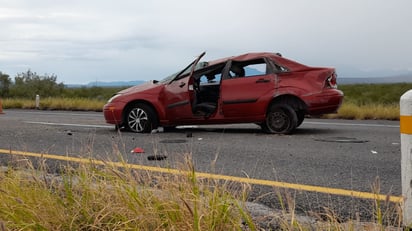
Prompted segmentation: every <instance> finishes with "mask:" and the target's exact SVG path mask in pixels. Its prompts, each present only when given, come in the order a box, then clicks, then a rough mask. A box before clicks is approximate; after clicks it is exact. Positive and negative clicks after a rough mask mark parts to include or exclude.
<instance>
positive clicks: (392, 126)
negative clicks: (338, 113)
mask: <svg viewBox="0 0 412 231" xmlns="http://www.w3.org/2000/svg"><path fill="white" fill-rule="evenodd" d="M303 124H316V125H336V126H361V127H385V128H399V125H385V124H361V123H330V122H306V121H305V122H303Z"/></svg>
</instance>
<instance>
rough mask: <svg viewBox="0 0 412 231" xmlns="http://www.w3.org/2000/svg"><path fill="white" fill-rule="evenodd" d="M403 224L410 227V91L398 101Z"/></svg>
mask: <svg viewBox="0 0 412 231" xmlns="http://www.w3.org/2000/svg"><path fill="white" fill-rule="evenodd" d="M400 132H401V153H402V154H401V171H402V172H401V175H402V196H403V198H404V202H403V203H404V204H403V224H404V226H405V227H411V226H412V90H409V91H407V92H406V93H405V94H403V95H402V96H401V99H400Z"/></svg>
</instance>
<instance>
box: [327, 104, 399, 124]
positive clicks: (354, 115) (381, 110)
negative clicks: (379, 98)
mask: <svg viewBox="0 0 412 231" xmlns="http://www.w3.org/2000/svg"><path fill="white" fill-rule="evenodd" d="M324 117H325V118H339V119H355V120H399V104H389V105H383V104H369V105H361V106H360V105H356V104H354V103H343V104H342V107H341V108H340V109H339V111H338V113H337V114H330V115H325V116H324Z"/></svg>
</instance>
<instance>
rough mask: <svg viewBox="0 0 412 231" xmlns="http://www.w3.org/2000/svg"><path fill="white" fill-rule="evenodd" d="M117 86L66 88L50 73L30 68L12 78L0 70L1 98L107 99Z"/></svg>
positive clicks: (117, 88) (117, 89)
mask: <svg viewBox="0 0 412 231" xmlns="http://www.w3.org/2000/svg"><path fill="white" fill-rule="evenodd" d="M120 89H123V88H119V87H111V88H108V87H79V88H68V87H66V86H65V85H64V84H63V83H62V82H60V83H58V82H57V76H56V75H54V74H52V75H48V74H44V75H39V74H37V73H36V72H33V71H31V70H30V69H29V70H27V71H26V72H22V73H18V74H17V75H16V76H15V77H14V80H12V78H11V77H10V76H9V75H7V74H5V73H2V72H1V71H0V97H2V98H14V97H15V98H34V97H35V96H36V95H40V96H41V97H63V98H75V97H77V98H95V99H101V100H107V99H109V98H110V97H111V96H112V95H113V94H114V93H115V92H117V91H119V90H120Z"/></svg>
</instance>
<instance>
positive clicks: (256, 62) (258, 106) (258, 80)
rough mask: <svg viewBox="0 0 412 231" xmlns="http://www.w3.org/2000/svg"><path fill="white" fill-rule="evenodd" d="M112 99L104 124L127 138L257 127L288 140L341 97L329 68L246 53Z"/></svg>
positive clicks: (198, 66)
mask: <svg viewBox="0 0 412 231" xmlns="http://www.w3.org/2000/svg"><path fill="white" fill-rule="evenodd" d="M204 54H205V53H202V54H201V55H199V56H198V57H197V58H196V59H195V60H194V61H193V62H192V63H190V64H189V65H188V66H186V68H184V69H183V70H181V71H179V72H177V73H175V74H173V75H171V76H169V77H167V78H164V79H163V80H160V81H157V80H154V81H150V82H147V83H144V84H141V85H137V86H134V87H131V88H128V89H125V90H122V91H120V92H118V93H116V94H115V95H114V96H113V97H112V98H111V99H110V100H109V101H108V102H107V104H106V105H105V106H104V108H103V111H104V117H105V119H106V122H107V123H109V124H113V125H115V127H116V128H125V129H127V130H130V131H132V132H137V133H146V132H151V131H152V130H153V129H156V128H157V127H159V126H162V127H165V128H168V127H175V126H179V125H201V124H228V123H256V124H258V125H260V126H261V128H262V129H263V130H264V131H265V132H267V133H276V134H288V133H292V132H293V131H294V130H295V129H296V128H297V127H299V126H300V125H301V124H302V122H303V120H304V118H305V116H307V115H322V114H329V113H335V112H336V111H337V110H338V109H339V107H340V106H341V104H342V100H343V93H342V91H340V90H338V89H337V75H336V72H335V69H334V68H326V67H310V66H306V65H303V64H300V63H298V62H295V61H293V60H290V59H287V58H284V57H282V55H280V54H279V53H268V52H262V53H248V54H243V55H239V56H233V57H227V58H223V59H219V60H214V61H208V62H201V61H200V60H201V58H202V57H203V56H204Z"/></svg>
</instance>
